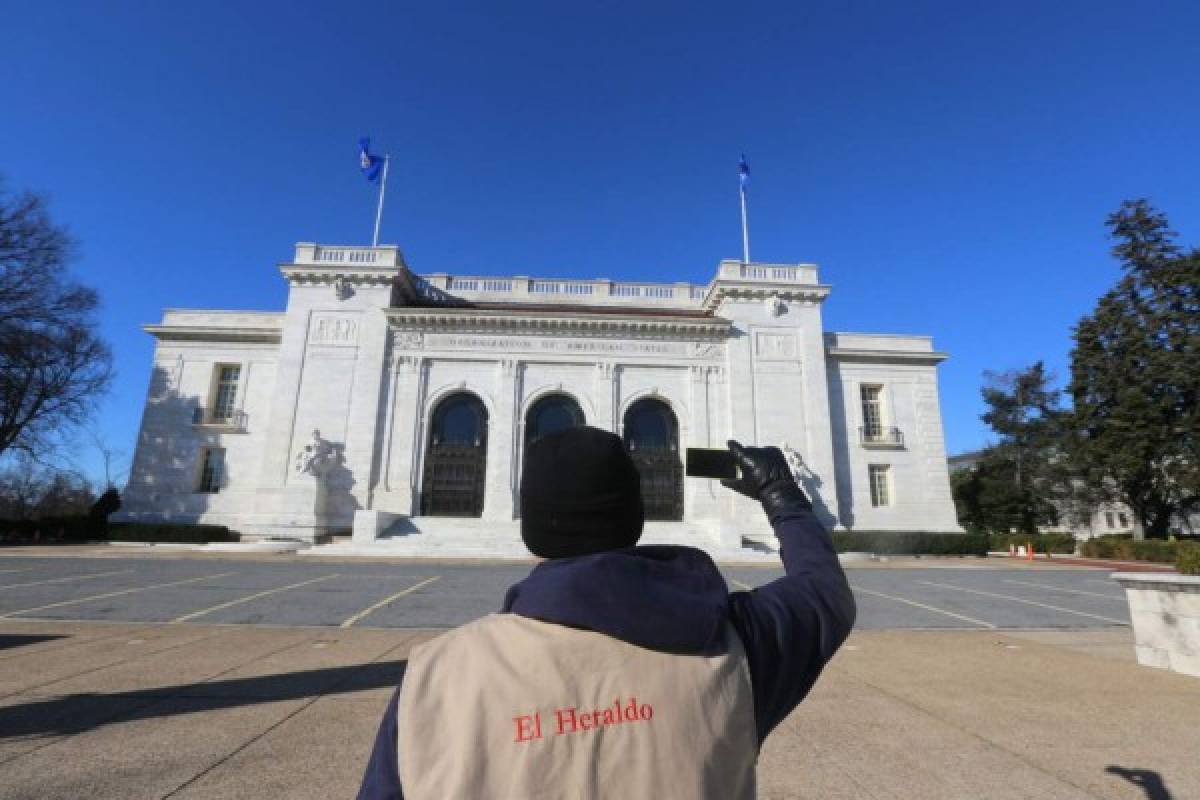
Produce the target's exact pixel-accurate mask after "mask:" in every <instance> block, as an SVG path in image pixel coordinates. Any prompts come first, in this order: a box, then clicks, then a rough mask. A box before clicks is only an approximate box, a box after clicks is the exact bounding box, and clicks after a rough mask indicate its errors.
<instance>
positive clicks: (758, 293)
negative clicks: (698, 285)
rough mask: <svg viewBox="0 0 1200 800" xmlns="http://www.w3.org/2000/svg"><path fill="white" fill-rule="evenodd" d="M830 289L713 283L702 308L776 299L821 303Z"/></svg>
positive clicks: (744, 283)
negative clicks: (724, 303)
mask: <svg viewBox="0 0 1200 800" xmlns="http://www.w3.org/2000/svg"><path fill="white" fill-rule="evenodd" d="M829 290H830V287H829V285H827V284H823V283H808V284H785V283H763V282H760V281H731V280H718V281H714V282H713V284H712V286H711V287H710V288H709V290H708V294H706V295H705V296H704V304H703V306H702V308H703V309H704V310H705V311H713V310H715V309H717V308H719V307H720V305H721V303H723V302H726V301H734V302H747V303H762V302H766V301H767V300H770V299H771V298H772V297H777V298H779V299H780V300H782V301H783V302H785V303H789V302H790V303H821V302H824V300H825V298H826V297H828V296H829Z"/></svg>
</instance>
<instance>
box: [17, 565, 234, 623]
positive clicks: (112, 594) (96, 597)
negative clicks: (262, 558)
mask: <svg viewBox="0 0 1200 800" xmlns="http://www.w3.org/2000/svg"><path fill="white" fill-rule="evenodd" d="M232 574H233V573H232V572H218V573H217V574H215V575H201V576H200V577H199V578H187V579H185V580H182V581H168V582H166V583H154V584H151V585H149V586H138V587H135V588H133V589H122V590H121V591H119V592H105V593H104V594H94V595H91V596H90V597H79V598H76V599H74V600H63V601H62V602H61V603H50V604H48V605H44V606H34V607H33V608H22V609H19V610H17V611H7V612H5V613H3V614H0V619H6V618H8V617H12V616H15V615H16V614H28V613H30V612H33V611H45V610H46V609H48V608H62V607H63V606H75V605H79V604H80V603H87V602H89V601H91V600H103V599H104V598H106V597H117V596H118V595H123V594H133V593H134V592H145V591H147V590H149V589H161V588H163V587H166V586H179V585H181V584H184V583H195V582H196V581H206V580H209V579H210V578H224V577H225V576H226V575H232Z"/></svg>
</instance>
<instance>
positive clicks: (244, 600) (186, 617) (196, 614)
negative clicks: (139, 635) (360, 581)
mask: <svg viewBox="0 0 1200 800" xmlns="http://www.w3.org/2000/svg"><path fill="white" fill-rule="evenodd" d="M336 577H337V573H334V574H333V575H322V576H321V577H320V578H313V579H312V580H307V581H300V582H299V583H293V584H291V585H290V586H280V587H279V588H277V589H267V590H266V591H265V592H258V593H256V594H252V595H248V596H246V597H240V598H238V599H237V600H230V601H229V602H228V603H221V604H219V605H215V606H213V607H212V608H205V609H201V610H200V611H193V612H192V613H190V614H184V615H183V616H182V617H176V618H175V619H173V620H171V624H172V625H175V624H177V623H180V622H187V621H188V620H189V619H195V618H196V617H203V616H204V615H205V614H211V613H212V612H214V611H220V610H221V609H223V608H229V607H230V606H236V605H241V604H242V603H249V602H250V601H251V600H257V599H258V598H260V597H266V596H267V595H269V594H275V593H276V592H286V591H287V590H288V589H296V588H299V587H301V586H308V585H309V584H310V583H320V582H321V581H327V580H329V579H330V578H336Z"/></svg>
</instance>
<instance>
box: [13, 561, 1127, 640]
mask: <svg viewBox="0 0 1200 800" xmlns="http://www.w3.org/2000/svg"><path fill="white" fill-rule="evenodd" d="M106 555H109V557H103V558H86V557H37V556H20V555H9V556H7V557H6V556H4V555H0V620H4V619H23V620H30V619H54V620H90V621H106V622H155V623H171V624H179V625H186V624H196V623H205V624H230V625H271V626H321V627H335V628H349V627H360V628H416V629H426V628H447V627H453V626H456V625H461V624H463V623H465V622H469V621H470V620H473V619H476V618H478V617H480V616H483V615H484V614H487V613H490V612H492V611H495V610H496V609H498V608H499V607H500V605H501V603H502V601H503V598H504V593H505V590H506V589H507V588H508V587H509V586H510V585H512V584H513V583H515V582H517V581H519V580H521V579H522V578H523V577H525V576H526V575H527V574H528V573H529V570H530V569H531V568H532V563H528V562H525V563H521V562H518V563H461V562H432V561H428V562H427V561H410V562H404V563H370V562H356V561H351V560H345V559H343V560H338V561H323V560H322V561H318V560H316V559H312V558H306V557H302V556H278V557H275V558H274V559H261V558H260V559H247V558H243V557H214V556H206V557H148V556H144V557H129V556H126V557H111V554H106ZM929 563H930V566H928V567H925V566H920V565H919V562H908V563H907V564H905V565H904V568H896V569H879V568H878V565H874V566H873V567H872V568H864V569H856V568H854V567H853V565H851V566H850V568H849V569H848V570H847V574H848V576H849V579H850V583H851V585H852V586H853V588H854V593H855V597H856V599H857V601H858V611H859V613H858V622H857V626H856V627H857V628H858V629H859V630H896V629H946V628H949V629H960V628H961V629H982V630H998V629H1040V628H1047V629H1056V628H1098V627H1113V626H1126V625H1128V624H1129V612H1128V607H1127V605H1126V603H1125V598H1124V595H1123V593H1122V590H1121V588H1120V587H1119V586H1118V585H1117V584H1116V583H1115V582H1114V581H1112V580H1110V579H1109V578H1108V577H1107V576H1108V573H1107V572H1106V571H1103V570H1096V569H1087V568H1079V567H1064V568H1054V567H1052V566H1045V567H1029V566H1027V565H1024V564H1021V565H1019V566H1017V565H1011V566H1010V564H1009V562H1007V561H1006V560H1004V559H992V560H982V559H951V560H937V561H930V562H929ZM897 566H899V565H897ZM722 571H723V573H724V575H725V579H726V582H727V583H728V585H729V587H730V589H731V590H734V591H738V590H753V589H754V588H756V587H759V586H762V585H764V584H767V583H769V582H770V581H772V580H775V579H776V578H778V577H780V576H781V575H782V574H783V572H782V570H781V569H774V568H756V567H723V569H722Z"/></svg>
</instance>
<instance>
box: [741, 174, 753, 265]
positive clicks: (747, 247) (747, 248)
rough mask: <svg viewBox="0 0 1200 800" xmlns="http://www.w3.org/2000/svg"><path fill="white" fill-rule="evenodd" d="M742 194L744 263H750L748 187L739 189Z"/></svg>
mask: <svg viewBox="0 0 1200 800" xmlns="http://www.w3.org/2000/svg"><path fill="white" fill-rule="evenodd" d="M738 194H740V195H741V196H742V263H743V264H749V263H750V229H749V228H748V227H747V226H746V187H745V186H742V187H741V188H740V190H739V191H738Z"/></svg>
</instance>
